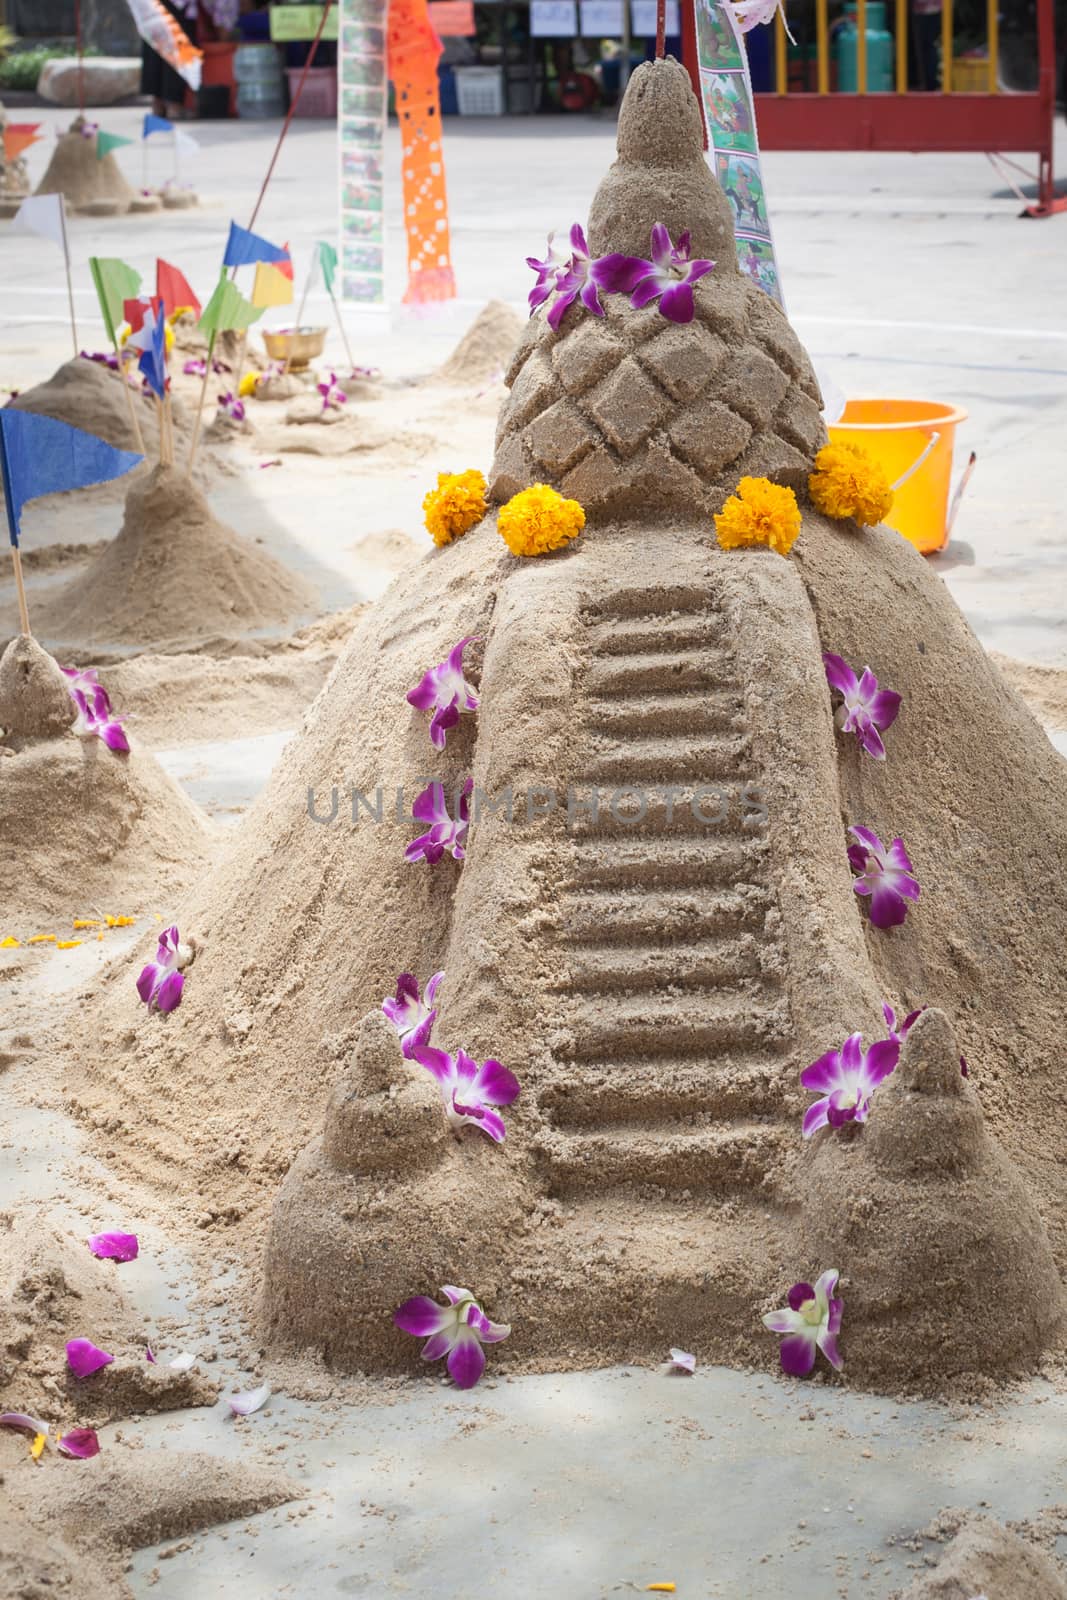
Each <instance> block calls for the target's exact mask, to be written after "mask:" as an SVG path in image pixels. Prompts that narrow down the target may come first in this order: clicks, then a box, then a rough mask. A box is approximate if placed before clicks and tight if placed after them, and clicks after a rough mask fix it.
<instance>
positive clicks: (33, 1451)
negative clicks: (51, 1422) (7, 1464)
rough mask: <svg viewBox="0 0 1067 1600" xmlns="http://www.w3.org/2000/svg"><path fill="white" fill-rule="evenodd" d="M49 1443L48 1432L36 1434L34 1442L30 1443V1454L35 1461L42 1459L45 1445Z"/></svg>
mask: <svg viewBox="0 0 1067 1600" xmlns="http://www.w3.org/2000/svg"><path fill="white" fill-rule="evenodd" d="M47 1443H48V1435H47V1433H37V1434H34V1437H33V1443H32V1444H31V1445H30V1455H31V1456H32V1457H33V1459H34V1460H35V1461H40V1459H41V1456H42V1455H43V1453H44V1447H45V1445H46V1444H47Z"/></svg>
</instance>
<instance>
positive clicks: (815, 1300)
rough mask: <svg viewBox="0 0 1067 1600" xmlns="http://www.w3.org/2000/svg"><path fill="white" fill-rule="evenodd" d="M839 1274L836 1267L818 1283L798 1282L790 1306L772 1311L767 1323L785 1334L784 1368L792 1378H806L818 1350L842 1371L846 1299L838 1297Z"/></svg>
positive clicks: (833, 1365) (783, 1345) (792, 1293)
mask: <svg viewBox="0 0 1067 1600" xmlns="http://www.w3.org/2000/svg"><path fill="white" fill-rule="evenodd" d="M838 1276H839V1274H838V1273H836V1272H834V1271H833V1270H832V1269H831V1271H829V1272H824V1273H823V1274H822V1277H821V1278H818V1279H817V1280H816V1282H815V1286H814V1288H813V1287H812V1285H811V1284H810V1283H794V1285H793V1287H792V1288H791V1289H790V1291H789V1296H788V1298H789V1305H788V1307H786V1306H783V1308H782V1310H781V1311H769V1312H768V1313H767V1315H766V1316H765V1317H764V1319H763V1326H764V1327H765V1328H770V1330H771V1332H772V1333H784V1334H785V1335H786V1337H785V1338H784V1339H783V1340H782V1344H781V1349H780V1350H779V1356H780V1358H781V1362H782V1371H783V1372H787V1373H788V1374H789V1376H790V1377H791V1378H806V1377H807V1375H808V1373H809V1372H810V1371H811V1369H812V1367H814V1365H815V1352H816V1350H821V1351H822V1353H823V1355H824V1356H825V1357H826V1359H827V1361H828V1362H829V1363H830V1365H831V1366H832V1367H833V1368H834V1370H835V1371H837V1372H840V1371H841V1368H842V1365H843V1362H842V1360H841V1356H840V1354H839V1353H838V1349H837V1335H838V1333H839V1331H840V1328H841V1313H842V1311H843V1309H844V1302H843V1301H841V1300H835V1299H834V1290H835V1289H836V1288H837V1279H838Z"/></svg>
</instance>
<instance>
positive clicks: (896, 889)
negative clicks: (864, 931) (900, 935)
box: [848, 828, 921, 928]
mask: <svg viewBox="0 0 1067 1600" xmlns="http://www.w3.org/2000/svg"><path fill="white" fill-rule="evenodd" d="M848 831H849V833H851V834H853V835H855V838H856V840H857V841H858V842H857V843H856V844H850V845H849V847H848V862H849V866H850V867H851V868H852V870H853V872H856V873H858V874H859V876H858V877H857V878H856V880H855V882H854V883H853V885H852V887H853V889H854V890H855V891H856V893H857V894H861V895H867V894H869V895H870V897H871V907H870V915H871V921H872V923H873V924H874V926H875V927H876V928H895V927H897V926H898V925H899V924H900V923H902V922H903V921H904V918H905V917H906V916H907V914H908V905H907V903H908V901H909V900H918V898H919V894H920V892H921V891H920V889H919V881H918V879H917V878H916V877H915V876H914V869H913V867H912V864H911V862H910V861H909V859H908V852H907V851H906V850H905V848H904V841H903V839H894V840H893V842H892V844H891V845H889V847H888V848H887V847H886V846H885V845H884V844H883V843H882V841H881V839H879V837H878V835H877V834H876V833H875V832H874V831H873V830H872V829H871V828H850V829H849V830H848Z"/></svg>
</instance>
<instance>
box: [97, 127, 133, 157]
mask: <svg viewBox="0 0 1067 1600" xmlns="http://www.w3.org/2000/svg"><path fill="white" fill-rule="evenodd" d="M134 143H136V141H135V140H134V139H124V138H123V137H122V135H121V133H104V132H103V130H101V131H100V132H99V133H98V134H97V136H96V159H97V160H98V161H99V160H100V157H101V156H106V155H108V154H109V153H110V152H111V151H112V150H118V149H119V147H120V146H121V145H124V144H134Z"/></svg>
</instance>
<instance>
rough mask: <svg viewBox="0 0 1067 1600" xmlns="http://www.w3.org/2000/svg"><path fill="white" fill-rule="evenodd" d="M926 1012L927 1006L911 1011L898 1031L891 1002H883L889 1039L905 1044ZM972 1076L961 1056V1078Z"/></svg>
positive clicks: (964, 1059)
mask: <svg viewBox="0 0 1067 1600" xmlns="http://www.w3.org/2000/svg"><path fill="white" fill-rule="evenodd" d="M925 1010H926V1007H925V1006H920V1007H919V1009H918V1011H909V1012H908V1014H907V1016H906V1017H905V1018H904V1021H903V1022H902V1023H901V1024H900V1029H899V1031H898V1029H897V1014H896V1012H895V1011H894V1010H893V1007H892V1006H891V1005H890V1004H889V1001H888V1000H883V1001H882V1015H883V1016H884V1017H885V1025H886V1027H887V1028H888V1029H889V1037H890V1038H891V1039H895V1040H896V1041H897V1043H898V1044H903V1043H904V1040H905V1039H906V1038H907V1037H908V1034H909V1033H910V1032H911V1030H912V1028H913V1027H914V1025H915V1023H916V1022H917V1021H918V1019H919V1017H921V1016H922V1014H923V1012H924V1011H925ZM970 1075H971V1069H970V1067H969V1066H968V1065H967V1057H966V1056H960V1077H961V1078H969V1077H970Z"/></svg>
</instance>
